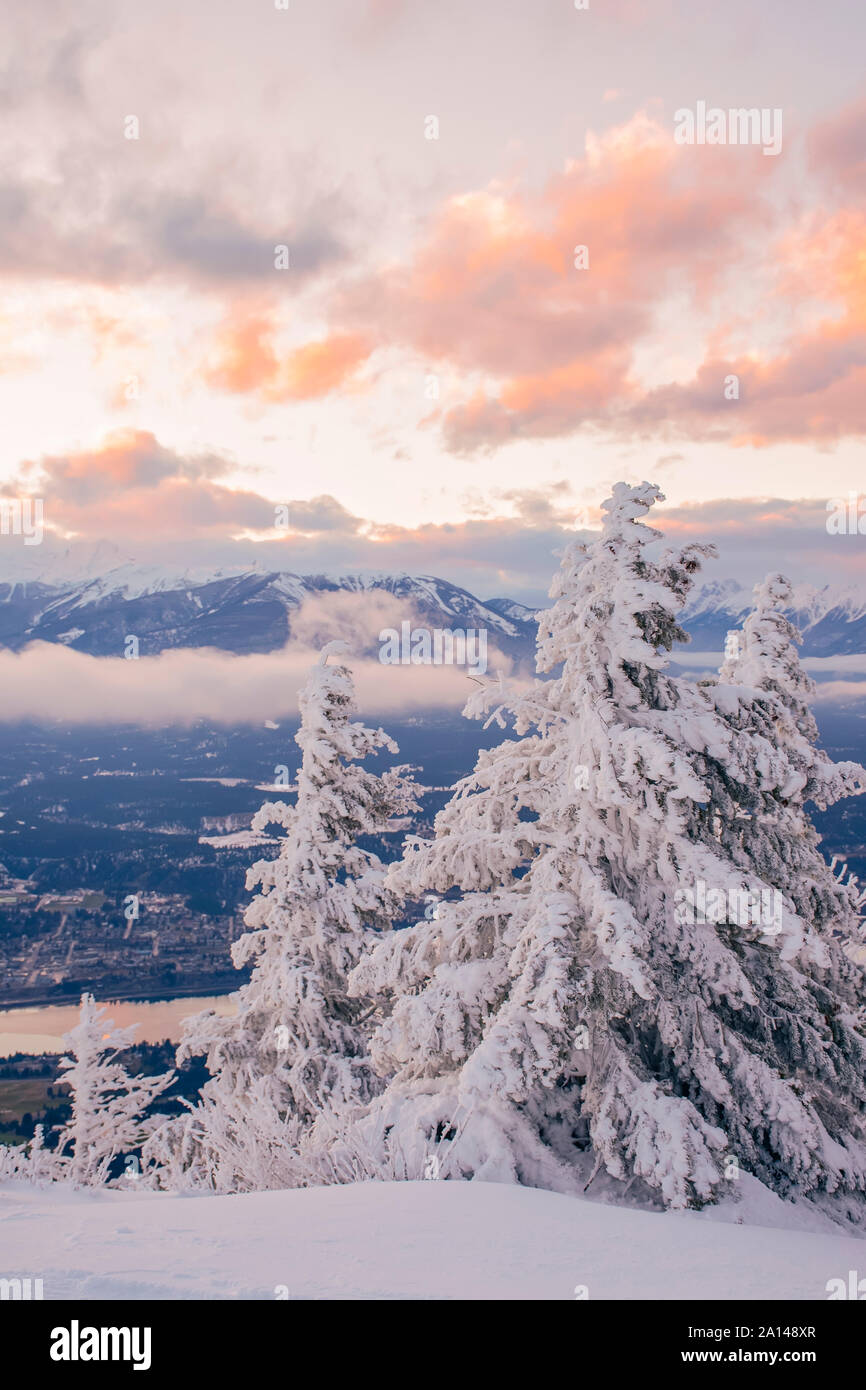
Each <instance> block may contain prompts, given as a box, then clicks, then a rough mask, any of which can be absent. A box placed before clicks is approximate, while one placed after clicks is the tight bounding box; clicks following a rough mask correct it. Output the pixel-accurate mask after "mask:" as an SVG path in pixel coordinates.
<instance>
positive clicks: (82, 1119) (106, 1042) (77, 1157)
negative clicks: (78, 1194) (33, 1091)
mask: <svg viewBox="0 0 866 1390" xmlns="http://www.w3.org/2000/svg"><path fill="white" fill-rule="evenodd" d="M106 1013H107V1010H106V1009H105V1008H104V1007H100V1005H98V1004H97V1003H96V1001H95V1000H94V998H93V995H92V994H84V995H82V997H81V1014H80V1019H79V1022H78V1024H77V1025H76V1027H75V1028H73V1029H72V1030H71V1031H70V1032H69V1033H67V1034H66V1038H65V1041H66V1042H67V1043H68V1045H69V1055H68V1056H65V1057H63V1058H62V1060H61V1062H60V1070H61V1072H62V1073H63V1076H62V1079H63V1080H64V1081H65V1082H66V1083H67V1085H68V1086H69V1089H70V1092H71V1100H72V1114H71V1117H70V1119H69V1122H68V1124H67V1125H66V1126H65V1127H64V1129H63V1131H62V1132H61V1134H60V1137H59V1140H58V1143H57V1147H56V1150H55V1151H54V1153H53V1154H51V1155H49V1152H48V1151H47V1150H44V1149H42V1148H41V1145H40V1146H39V1148H38V1151H37V1152H36V1153H32V1154H31V1161H32V1162H33V1163H34V1164H35V1167H36V1169H37V1171H39V1170H40V1169H41V1173H42V1175H43V1176H49V1177H53V1178H65V1179H67V1180H68V1181H69V1182H72V1183H76V1184H78V1185H80V1186H83V1187H97V1186H100V1185H101V1184H103V1183H106V1182H108V1181H109V1178H110V1177H111V1168H112V1164H113V1163H114V1162H115V1160H116V1159H117V1158H119V1157H121V1156H125V1157H127V1158H130V1159H132V1158H133V1157H134V1152H133V1151H134V1150H137V1149H138V1148H139V1147H140V1146H142V1145H143V1144H144V1143H145V1141H146V1139H147V1138H148V1136H149V1135H150V1134H151V1133H152V1131H153V1130H154V1129H155V1128H156V1127H157V1126H158V1125H159V1124H160V1123H161V1120H162V1117H161V1116H150V1117H148V1116H147V1111H148V1110H149V1108H150V1106H151V1104H152V1103H153V1101H154V1100H156V1098H157V1096H159V1095H161V1094H162V1092H163V1091H164V1090H165V1089H166V1087H167V1086H168V1085H169V1084H170V1083H171V1082H172V1080H173V1079H174V1072H164V1073H162V1075H160V1076H132V1075H130V1073H129V1072H128V1071H127V1070H126V1068H125V1067H124V1065H123V1063H122V1062H119V1061H118V1060H117V1054H118V1052H120V1051H122V1050H123V1049H124V1048H127V1047H129V1046H130V1045H131V1044H132V1042H133V1040H134V1034H135V1030H136V1025H135V1024H133V1025H132V1026H131V1027H129V1028H116V1027H115V1026H114V1024H113V1023H112V1021H111V1020H110V1019H107V1018H106ZM40 1159H41V1160H42V1162H41V1163H40V1161H39V1160H40ZM131 1171H132V1172H134V1173H135V1174H136V1175H137V1174H138V1173H139V1172H140V1167H139V1165H138V1164H137V1163H135V1164H134V1165H133V1167H132V1169H131ZM118 1176H123V1175H118Z"/></svg>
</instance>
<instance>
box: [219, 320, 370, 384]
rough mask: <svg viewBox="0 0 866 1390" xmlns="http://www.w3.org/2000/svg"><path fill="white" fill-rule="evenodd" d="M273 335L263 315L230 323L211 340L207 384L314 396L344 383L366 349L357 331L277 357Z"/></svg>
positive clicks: (272, 325) (273, 328)
mask: <svg viewBox="0 0 866 1390" xmlns="http://www.w3.org/2000/svg"><path fill="white" fill-rule="evenodd" d="M275 334H276V325H275V324H274V322H273V320H272V319H271V318H270V317H269V316H268V315H265V314H250V315H248V316H247V317H245V318H241V319H240V320H239V321H237V322H235V321H232V322H230V323H229V324H228V325H227V326H226V328H225V329H224V330H223V331H222V332H221V333H220V335H219V337H218V339H217V360H216V363H215V365H213V366H211V367H210V368H209V369H208V370H207V371H206V377H207V380H208V381H209V383H210V384H211V385H212V386H214V387H216V388H218V389H221V390H224V391H231V392H236V393H238V394H250V395H258V396H260V397H261V398H262V399H263V400H267V401H308V400H315V399H317V398H319V397H321V396H327V395H329V394H330V393H331V392H332V391H336V390H337V389H338V388H339V387H341V386H342V385H344V383H345V382H346V381H347V380H348V379H349V378H350V377H351V376H352V374H353V373H354V372H355V371H356V370H357V368H358V367H359V366H360V365H361V364H362V363H363V362H364V361H365V360H366V359H367V357H369V355H370V352H371V350H372V344H371V343H369V342H368V341H367V340H366V339H365V338H364V337H362V336H361V335H360V334H359V333H334V334H331V335H330V336H329V337H326V338H322V339H320V340H319V341H316V342H310V343H304V344H303V345H302V346H301V347H298V348H294V349H292V350H291V351H290V352H288V353H287V354H286V355H284V356H282V357H281V356H280V355H279V353H278V352H277V349H276V348H275V347H274V342H273V340H274V337H275Z"/></svg>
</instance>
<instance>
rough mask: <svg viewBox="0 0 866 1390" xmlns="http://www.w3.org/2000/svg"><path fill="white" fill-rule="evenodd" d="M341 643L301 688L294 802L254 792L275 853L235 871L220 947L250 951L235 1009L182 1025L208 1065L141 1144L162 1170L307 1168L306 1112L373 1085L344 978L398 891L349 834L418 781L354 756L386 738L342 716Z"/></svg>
mask: <svg viewBox="0 0 866 1390" xmlns="http://www.w3.org/2000/svg"><path fill="white" fill-rule="evenodd" d="M343 647H344V644H343V643H340V642H331V643H329V644H328V645H327V646H326V647H325V648H324V649H323V651H322V654H321V657H320V660H319V663H318V665H316V666H315V667H313V669H312V671H311V673H310V677H309V680H308V681H307V684H306V685H305V687H304V689H303V690H302V691H301V693H300V701H299V702H300V713H301V723H300V729H299V731H298V733H297V734H296V736H295V739H296V742H297V743H298V745H299V747H300V749H301V753H302V760H301V765H300V770H299V772H298V781H297V799H296V802H295V804H294V805H292V806H289V805H287V804H286V803H285V802H272V801H269V802H266V803H265V804H264V805H263V806H262V807H261V809H260V811H259V812H258V813H257V815H256V816H255V818H254V820H253V827H254V828H255V829H263V828H265V827H267V826H270V825H279V826H281V827H282V828H283V830H284V832H285V835H284V838H283V841H282V846H281V849H280V853H279V856H278V857H277V858H276V859H274V860H260V861H259V862H258V863H256V864H254V865H253V866H252V868H251V869H250V870H249V872H248V875H247V887H248V888H254V887H256V886H258V887H259V890H260V891H259V893H258V895H257V896H256V897H255V898H254V899H253V901H252V902H251V903H250V905H249V906H248V907H247V909H246V912H245V915H244V920H245V923H246V925H247V926H248V927H249V928H250V931H249V932H247V933H246V934H245V935H244V936H242V937H241V938H240V939H239V940H238V941H237V942H236V943H235V944H234V946H233V948H232V956H233V959H234V962H235V965H236V966H237V967H238V968H241V967H242V966H244V965H245V964H247V963H248V962H249V963H251V964H252V976H251V978H250V980H249V983H247V984H245V985H243V986H242V987H241V988H240V989H239V990H238V992H237V994H236V995H235V999H236V1001H237V1014H236V1016H235V1017H231V1018H223V1017H219V1016H218V1015H216V1014H215V1013H213V1012H208V1013H204V1014H200V1015H198V1016H197V1017H196V1018H195V1019H193V1020H191V1022H190V1026H189V1027H188V1028H187V1030H186V1033H185V1037H184V1040H183V1043H182V1045H181V1047H180V1049H179V1052H178V1058H179V1060H180V1061H183V1060H184V1058H186V1057H188V1056H192V1055H195V1054H200V1053H205V1054H206V1057H207V1066H208V1068H209V1070H210V1072H211V1075H212V1079H211V1080H210V1081H209V1082H207V1083H206V1085H205V1086H204V1088H203V1091H202V1095H201V1100H200V1102H199V1103H198V1104H197V1105H196V1106H194V1107H192V1108H191V1109H190V1111H189V1113H188V1114H186V1115H184V1116H183V1117H181V1118H180V1119H179V1120H175V1121H172V1122H171V1123H170V1124H169V1125H167V1126H166V1127H165V1128H164V1129H163V1130H162V1131H161V1132H160V1133H159V1134H158V1135H155V1136H154V1139H153V1140H152V1141H151V1144H150V1145H149V1146H148V1150H147V1156H148V1158H149V1159H152V1160H153V1161H154V1162H156V1163H157V1164H158V1165H160V1166H161V1168H162V1177H161V1181H162V1182H163V1185H173V1184H175V1183H189V1184H191V1185H194V1186H205V1187H208V1188H211V1189H213V1190H216V1191H223V1192H230V1191H238V1190H250V1189H260V1188H266V1187H281V1186H292V1185H296V1184H298V1183H301V1182H304V1181H306V1180H307V1175H308V1168H307V1166H306V1164H307V1160H306V1158H304V1159H303V1161H302V1155H301V1154H300V1150H301V1149H302V1148H303V1147H304V1145H305V1144H306V1143H307V1141H308V1140H309V1136H310V1131H311V1130H312V1129H313V1126H314V1125H315V1122H316V1120H317V1119H318V1118H319V1117H320V1116H322V1115H323V1114H324V1115H326V1116H335V1115H338V1114H342V1113H344V1112H346V1111H348V1110H350V1109H351V1108H352V1107H355V1106H362V1105H364V1104H365V1103H366V1102H368V1101H369V1100H370V1099H371V1097H372V1096H374V1095H375V1094H376V1093H377V1092H378V1091H379V1090H380V1089H381V1084H382V1083H381V1081H380V1079H379V1078H378V1076H377V1075H376V1073H375V1072H374V1070H373V1068H372V1067H371V1065H370V1062H369V1059H368V1057H367V1038H368V1034H369V1031H370V1023H369V1021H368V1018H367V1015H369V1012H370V1008H369V1001H366V1000H363V999H359V998H350V997H349V995H348V992H347V979H348V975H349V972H350V971H351V970H352V968H353V967H354V966H355V965H356V964H357V963H358V960H359V959H360V957H361V955H362V953H363V951H364V950H365V948H366V946H367V940H368V935H369V934H370V933H371V932H374V931H377V930H381V929H383V928H384V927H386V926H388V925H389V923H390V921H391V918H392V916H393V913H394V910H395V907H396V905H397V902H398V900H397V898H396V897H395V895H394V893H393V892H392V891H391V890H389V889H388V888H387V887H386V884H385V871H384V867H383V865H382V863H381V862H380V860H379V858H378V857H377V856H376V855H375V854H374V853H373V852H372V851H371V850H369V849H366V848H363V847H362V846H361V845H360V844H359V843H358V841H359V840H360V839H361V838H362V837H364V836H376V835H379V834H381V833H382V832H383V831H384V830H386V828H387V826H388V822H389V821H390V819H391V818H392V817H394V816H400V815H402V814H403V813H404V812H406V811H409V810H411V809H414V807H415V795H416V791H417V788H415V786H414V784H413V782H412V779H411V777H410V776H408V775H407V770H406V769H405V768H390V769H388V770H386V771H384V772H383V773H382V774H380V775H376V774H375V773H373V772H370V771H368V770H367V769H366V768H364V767H362V766H361V765H360V764H361V763H362V761H363V760H364V759H366V758H368V757H369V756H370V755H371V754H374V753H377V752H378V751H379V750H382V749H387V750H389V751H390V752H392V753H396V752H397V751H398V749H397V745H396V744H395V743H394V741H393V740H392V739H390V738H389V737H388V736H387V734H385V733H384V732H383V730H381V729H372V728H367V727H366V726H365V725H364V724H362V723H360V722H358V721H357V720H356V719H354V718H353V715H354V714H355V712H356V710H355V697H354V687H353V682H352V675H351V672H350V670H349V668H348V667H347V666H345V665H335V666H329V665H328V658H329V656H330V655H331V654H332V653H334V652H336V651H339V650H342V649H343Z"/></svg>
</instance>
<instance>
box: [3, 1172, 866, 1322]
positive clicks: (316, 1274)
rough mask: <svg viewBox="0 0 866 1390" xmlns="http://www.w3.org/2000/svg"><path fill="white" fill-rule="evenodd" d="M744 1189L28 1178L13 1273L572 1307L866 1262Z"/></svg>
mask: <svg viewBox="0 0 866 1390" xmlns="http://www.w3.org/2000/svg"><path fill="white" fill-rule="evenodd" d="M742 1190H743V1198H744V1200H743V1202H742V1203H741V1204H739V1206H736V1207H735V1206H730V1205H723V1206H722V1207H720V1208H716V1209H715V1210H713V1211H712V1213H709V1212H705V1213H702V1214H695V1213H680V1214H672V1213H668V1214H664V1215H661V1214H656V1213H653V1212H648V1211H639V1210H632V1209H628V1208H624V1207H615V1206H608V1205H603V1204H601V1203H599V1202H590V1201H588V1200H584V1199H579V1198H576V1197H566V1196H560V1195H558V1194H556V1193H552V1192H545V1191H540V1190H537V1189H532V1188H525V1187H516V1186H505V1185H500V1184H494V1183H482V1182H473V1183H462V1182H414V1183H411V1182H410V1183H359V1184H355V1185H352V1186H346V1187H327V1188H309V1189H306V1190H295V1191H286V1192H262V1193H252V1194H249V1195H246V1196H230V1197H202V1196H192V1197H191V1196H174V1195H171V1194H161V1193H150V1192H136V1191H130V1192H129V1193H127V1192H118V1191H102V1192H99V1191H76V1190H74V1189H71V1188H68V1187H62V1186H55V1187H54V1188H51V1189H49V1188H43V1189H39V1188H34V1187H32V1186H30V1185H28V1184H23V1183H19V1182H14V1181H13V1182H7V1183H5V1184H3V1185H0V1274H2V1275H3V1276H4V1277H7V1278H10V1277H16V1276H27V1275H29V1276H31V1277H33V1278H41V1279H42V1280H43V1286H44V1297H45V1298H46V1299H59V1298H73V1299H79V1298H84V1299H104V1298H109V1299H112V1298H117V1299H122V1298H133V1299H203V1298H204V1299H274V1298H276V1297H278V1296H282V1297H286V1296H288V1297H289V1298H300V1299H317V1298H334V1299H339V1298H350V1299H400V1298H408V1299H565V1300H570V1299H574V1298H575V1297H576V1296H577V1294H576V1290H577V1289H578V1287H579V1286H586V1289H587V1296H588V1297H589V1298H590V1299H644V1298H664V1299H692V1298H701V1299H740V1298H746V1299H807V1300H815V1299H826V1298H827V1292H826V1285H827V1281H828V1280H830V1279H834V1278H841V1279H845V1280H847V1277H848V1271H849V1270H852V1269H854V1270H857V1269H863V1268H866V1245H864V1243H863V1241H861V1240H858V1239H856V1238H853V1237H850V1236H846V1235H844V1234H841V1233H834V1228H832V1227H831V1226H830V1225H829V1223H826V1222H825V1221H824V1220H823V1219H822V1218H820V1217H818V1216H816V1215H814V1214H813V1213H811V1212H808V1211H805V1212H804V1211H803V1210H802V1209H795V1208H793V1207H791V1206H788V1205H786V1204H784V1203H782V1202H781V1201H779V1199H778V1198H776V1197H774V1196H772V1194H770V1193H768V1192H767V1191H766V1190H765V1189H763V1188H761V1187H760V1185H759V1184H757V1183H755V1182H754V1181H753V1180H752V1179H748V1178H746V1179H744V1186H743V1189H742ZM739 1218H742V1220H743V1223H744V1224H742V1225H740V1224H737V1221H738V1219H739ZM759 1223H763V1224H759ZM803 1227H806V1229H803ZM809 1227H811V1228H812V1229H809ZM281 1288H282V1293H281V1294H278V1292H277V1291H278V1290H280V1289H281ZM286 1291H287V1292H286Z"/></svg>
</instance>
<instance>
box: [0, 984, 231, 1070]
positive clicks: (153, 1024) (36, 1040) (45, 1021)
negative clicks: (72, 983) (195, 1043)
mask: <svg viewBox="0 0 866 1390" xmlns="http://www.w3.org/2000/svg"><path fill="white" fill-rule="evenodd" d="M100 1002H102V1001H100ZM203 1009H214V1010H215V1011H216V1012H217V1013H218V1014H224V1015H226V1016H229V1015H231V1014H233V1013H234V1011H235V1009H234V1004H233V1003H232V1001H231V998H230V997H229V995H227V994H211V995H207V996H203V997H199V998H192V999H189V998H188V999H154V1000H149V1001H147V1002H145V1001H140V1000H136V999H133V1000H125V1001H123V1002H116V1003H111V1002H110V1001H109V1003H108V1013H107V1015H106V1019H109V1018H110V1019H113V1021H114V1022H115V1023H116V1024H117V1025H118V1026H119V1027H124V1028H125V1027H126V1026H127V1025H128V1024H130V1023H137V1024H139V1027H138V1028H137V1029H136V1032H135V1038H136V1041H139V1042H161V1041H162V1040H163V1038H171V1039H172V1041H173V1042H174V1041H177V1039H178V1038H179V1037H180V1025H181V1022H182V1021H183V1019H185V1018H189V1016H190V1014H197V1013H200V1012H201V1011H202V1010H203ZM77 1022H78V1005H77V1004H46V1005H38V1006H36V1007H34V1008H32V1009H29V1008H24V1009H0V1057H10V1056H11V1055H12V1053H13V1052H63V1051H64V1050H65V1048H64V1042H63V1034H64V1033H66V1032H68V1031H69V1029H70V1028H74V1027H75V1025H76V1023H77Z"/></svg>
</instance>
